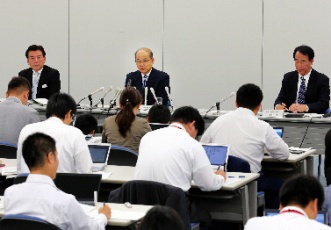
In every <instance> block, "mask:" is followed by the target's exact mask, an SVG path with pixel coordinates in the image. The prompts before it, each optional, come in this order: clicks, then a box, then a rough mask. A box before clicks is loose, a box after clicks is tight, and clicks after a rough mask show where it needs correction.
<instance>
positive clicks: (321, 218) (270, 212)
mask: <svg viewBox="0 0 331 230" xmlns="http://www.w3.org/2000/svg"><path fill="white" fill-rule="evenodd" d="M278 214H279V210H278V209H265V215H266V216H274V215H278ZM316 221H318V222H320V223H322V224H326V225H328V222H329V221H328V213H327V212H324V211H321V210H320V211H318V214H317V216H316Z"/></svg>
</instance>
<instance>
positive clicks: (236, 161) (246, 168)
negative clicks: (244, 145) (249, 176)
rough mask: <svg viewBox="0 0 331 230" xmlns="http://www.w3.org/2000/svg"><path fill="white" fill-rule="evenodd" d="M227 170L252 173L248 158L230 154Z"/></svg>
mask: <svg viewBox="0 0 331 230" xmlns="http://www.w3.org/2000/svg"><path fill="white" fill-rule="evenodd" d="M227 171H228V172H243V173H250V172H251V167H250V165H249V163H248V162H247V161H246V160H244V159H241V158H239V157H235V156H231V155H229V158H228V165H227Z"/></svg>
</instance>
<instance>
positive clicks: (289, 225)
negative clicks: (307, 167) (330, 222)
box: [245, 175, 331, 230]
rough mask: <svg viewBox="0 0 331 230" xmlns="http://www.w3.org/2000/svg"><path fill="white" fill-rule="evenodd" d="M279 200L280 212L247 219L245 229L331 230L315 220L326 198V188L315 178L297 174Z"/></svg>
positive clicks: (286, 186)
mask: <svg viewBox="0 0 331 230" xmlns="http://www.w3.org/2000/svg"><path fill="white" fill-rule="evenodd" d="M279 199H280V206H279V209H280V214H279V215H275V216H264V217H254V218H252V219H250V220H248V222H247V224H246V225H245V230H262V229H263V230H264V229H268V230H285V229H286V230H287V229H311V230H312V229H316V230H317V229H318V230H324V229H325V230H327V229H328V230H330V229H331V228H330V227H329V226H327V225H324V224H322V223H319V222H317V221H316V220H315V219H316V216H317V214H318V210H319V209H320V208H321V206H322V204H323V201H324V194H323V188H322V186H321V184H320V182H319V181H318V180H317V179H316V178H315V177H313V176H308V175H296V176H295V177H293V178H291V179H289V180H287V181H286V182H285V183H284V184H283V186H282V187H281V189H280V194H279Z"/></svg>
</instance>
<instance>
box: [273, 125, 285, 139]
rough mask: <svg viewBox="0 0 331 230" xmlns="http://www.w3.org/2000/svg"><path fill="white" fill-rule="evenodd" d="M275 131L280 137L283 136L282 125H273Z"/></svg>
mask: <svg viewBox="0 0 331 230" xmlns="http://www.w3.org/2000/svg"><path fill="white" fill-rule="evenodd" d="M273 128H274V130H275V131H276V133H277V134H278V135H279V136H280V138H283V133H284V127H273Z"/></svg>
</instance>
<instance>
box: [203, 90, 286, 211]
mask: <svg viewBox="0 0 331 230" xmlns="http://www.w3.org/2000/svg"><path fill="white" fill-rule="evenodd" d="M262 99H263V94H262V91H261V89H260V88H259V87H258V86H256V85H254V84H245V85H243V86H241V87H240V88H239V89H238V91H237V95H236V107H237V109H236V110H235V111H232V112H229V113H227V114H224V115H222V116H220V117H218V118H217V119H216V120H215V121H214V122H213V123H212V124H211V125H210V126H209V127H208V129H207V130H206V132H205V133H204V135H203V136H202V138H201V142H202V143H222V144H224V145H228V146H230V150H229V154H230V155H232V156H236V157H239V158H241V159H243V160H246V161H247V162H248V163H249V165H250V168H251V172H253V173H259V172H261V161H262V159H263V156H264V153H265V150H267V151H268V152H269V155H270V156H271V157H272V158H275V159H277V160H286V159H287V158H288V157H289V155H290V153H289V150H288V146H287V144H286V143H285V142H284V141H283V139H282V138H280V137H279V136H278V134H277V133H276V131H275V130H274V129H273V128H272V127H271V126H270V124H268V123H267V122H265V121H262V120H260V119H258V118H257V116H256V115H257V113H258V111H259V110H260V108H261V105H262ZM277 181H278V182H277ZM281 184H282V181H281V180H278V179H277V178H271V177H266V175H265V174H264V175H261V177H260V178H259V180H258V190H259V191H265V195H266V204H267V205H269V203H270V205H271V206H268V208H273V207H275V206H278V201H277V200H278V199H277V196H278V194H279V188H280V186H281ZM269 195H270V198H269ZM272 197H273V198H272ZM271 200H274V201H271ZM269 201H270V202H269Z"/></svg>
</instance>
